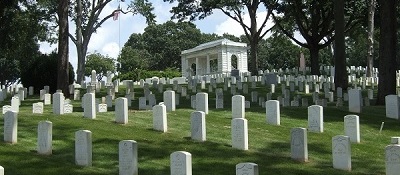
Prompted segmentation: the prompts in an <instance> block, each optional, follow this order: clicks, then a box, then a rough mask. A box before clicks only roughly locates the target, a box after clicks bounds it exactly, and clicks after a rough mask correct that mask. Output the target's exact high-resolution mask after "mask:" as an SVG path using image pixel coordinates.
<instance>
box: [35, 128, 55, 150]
mask: <svg viewBox="0 0 400 175" xmlns="http://www.w3.org/2000/svg"><path fill="white" fill-rule="evenodd" d="M37 132H38V139H37V152H38V154H42V155H51V154H52V149H53V146H52V141H53V123H51V122H50V121H41V122H39V124H38V130H37Z"/></svg>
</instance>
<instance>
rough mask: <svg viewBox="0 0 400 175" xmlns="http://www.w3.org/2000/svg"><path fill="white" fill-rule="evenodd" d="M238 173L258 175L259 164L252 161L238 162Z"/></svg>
mask: <svg viewBox="0 0 400 175" xmlns="http://www.w3.org/2000/svg"><path fill="white" fill-rule="evenodd" d="M236 175H258V165H257V164H255V163H250V162H245V163H239V164H236Z"/></svg>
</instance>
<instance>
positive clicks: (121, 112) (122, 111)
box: [115, 97, 128, 124]
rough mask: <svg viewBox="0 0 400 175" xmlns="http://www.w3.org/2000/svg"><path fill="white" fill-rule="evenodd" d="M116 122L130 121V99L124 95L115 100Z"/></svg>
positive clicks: (124, 122) (125, 122)
mask: <svg viewBox="0 0 400 175" xmlns="http://www.w3.org/2000/svg"><path fill="white" fill-rule="evenodd" d="M115 122H116V123H121V124H127V123H128V100H127V99H126V98H124V97H119V98H117V99H116V100H115Z"/></svg>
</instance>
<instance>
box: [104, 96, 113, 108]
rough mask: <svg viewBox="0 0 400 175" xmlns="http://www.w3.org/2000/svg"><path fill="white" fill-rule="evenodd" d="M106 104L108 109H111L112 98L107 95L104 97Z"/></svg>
mask: <svg viewBox="0 0 400 175" xmlns="http://www.w3.org/2000/svg"><path fill="white" fill-rule="evenodd" d="M106 104H107V107H109V108H111V107H113V97H112V95H107V96H106Z"/></svg>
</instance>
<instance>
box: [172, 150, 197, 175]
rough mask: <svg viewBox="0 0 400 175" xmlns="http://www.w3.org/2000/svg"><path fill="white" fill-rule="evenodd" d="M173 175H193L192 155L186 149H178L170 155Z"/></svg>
mask: <svg viewBox="0 0 400 175" xmlns="http://www.w3.org/2000/svg"><path fill="white" fill-rule="evenodd" d="M170 161H171V162H170V163H171V165H170V168H171V175H172V174H174V175H178V174H179V175H192V155H191V154H190V153H188V152H186V151H176V152H173V153H172V154H171V155H170Z"/></svg>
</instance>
